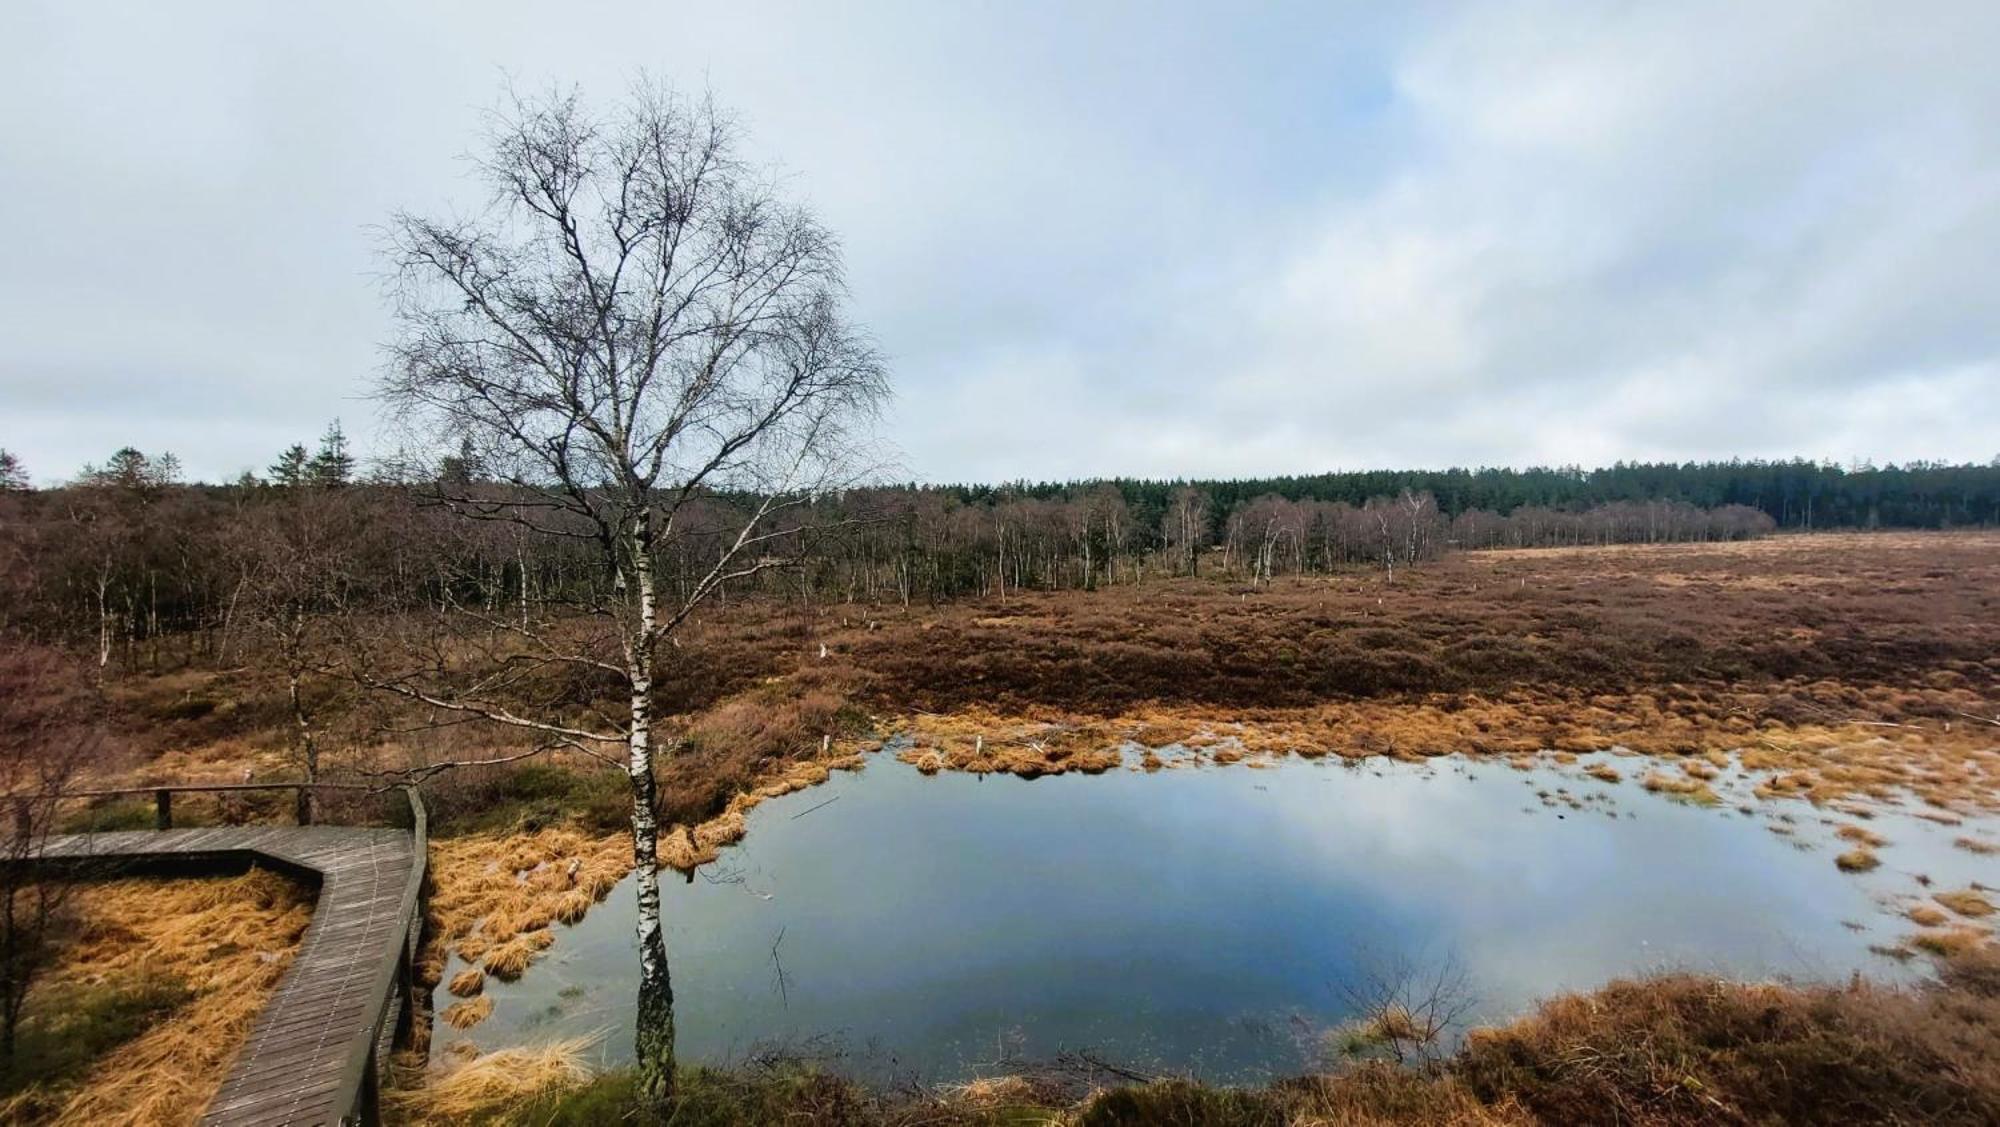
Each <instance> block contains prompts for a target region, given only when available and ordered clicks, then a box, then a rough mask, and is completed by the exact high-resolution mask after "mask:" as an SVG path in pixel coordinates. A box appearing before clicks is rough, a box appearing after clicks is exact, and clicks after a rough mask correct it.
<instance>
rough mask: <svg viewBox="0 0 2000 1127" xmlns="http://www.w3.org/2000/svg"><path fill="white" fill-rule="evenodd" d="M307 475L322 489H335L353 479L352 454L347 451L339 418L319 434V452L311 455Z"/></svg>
mask: <svg viewBox="0 0 2000 1127" xmlns="http://www.w3.org/2000/svg"><path fill="white" fill-rule="evenodd" d="M308 475H309V477H310V480H311V481H312V484H314V485H317V486H319V487H320V488H322V489H335V488H338V487H340V486H343V485H346V484H347V483H348V482H350V481H352V480H353V479H354V455H352V454H349V453H348V452H347V435H346V434H345V433H344V432H342V431H341V429H340V420H339V419H335V420H333V422H331V423H329V424H328V425H327V428H326V433H325V434H323V435H321V436H320V439H319V453H317V454H314V455H313V458H312V463H311V465H310V466H309V467H308Z"/></svg>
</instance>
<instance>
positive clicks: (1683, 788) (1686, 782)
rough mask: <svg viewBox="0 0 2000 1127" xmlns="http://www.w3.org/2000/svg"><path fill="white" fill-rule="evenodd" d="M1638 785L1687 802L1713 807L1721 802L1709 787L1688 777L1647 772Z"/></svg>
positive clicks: (1698, 780)
mask: <svg viewBox="0 0 2000 1127" xmlns="http://www.w3.org/2000/svg"><path fill="white" fill-rule="evenodd" d="M1639 785H1640V786H1642V787H1644V788H1646V789H1647V790H1649V791H1652V792H1653V793H1655V794H1666V795H1671V796H1672V797H1674V798H1678V799H1682V800H1684V801H1687V802H1695V803H1699V804H1701V805H1703V806H1713V805H1715V804H1716V803H1717V802H1720V801H1721V798H1720V797H1719V796H1718V795H1717V794H1716V793H1715V791H1714V790H1713V789H1711V788H1710V787H1709V785H1708V784H1707V783H1705V782H1703V781H1702V780H1700V779H1697V778H1694V777H1692V776H1689V775H1668V774H1665V773H1663V772H1660V771H1648V772H1647V773H1646V775H1645V777H1644V778H1642V779H1640V780H1639Z"/></svg>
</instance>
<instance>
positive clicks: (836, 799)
mask: <svg viewBox="0 0 2000 1127" xmlns="http://www.w3.org/2000/svg"><path fill="white" fill-rule="evenodd" d="M839 801H840V796H839V795H837V794H836V795H834V796H833V797H832V798H829V799H827V800H826V801H825V802H822V803H820V804H819V806H808V807H806V808H805V809H804V810H801V811H799V812H798V813H796V814H794V815H792V821H794V822H796V821H798V820H799V819H800V818H803V817H805V816H806V815H807V814H810V813H812V812H813V811H815V810H817V809H819V808H820V806H832V805H833V804H834V803H836V802H839Z"/></svg>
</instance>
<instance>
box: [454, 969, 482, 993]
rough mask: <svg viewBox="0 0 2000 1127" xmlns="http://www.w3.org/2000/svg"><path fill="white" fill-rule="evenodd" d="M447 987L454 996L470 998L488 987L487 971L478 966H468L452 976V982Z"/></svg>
mask: <svg viewBox="0 0 2000 1127" xmlns="http://www.w3.org/2000/svg"><path fill="white" fill-rule="evenodd" d="M446 989H447V990H450V991H451V993H452V995H453V996H454V997H459V998H470V997H472V996H473V995H475V994H478V993H479V992H480V991H481V990H484V989H486V973H485V972H484V971H482V970H480V969H479V968H478V967H467V968H465V969H464V970H462V971H459V972H458V973H457V974H454V975H452V976H451V983H450V985H448V986H447V987H446Z"/></svg>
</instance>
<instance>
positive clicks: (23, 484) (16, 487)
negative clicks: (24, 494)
mask: <svg viewBox="0 0 2000 1127" xmlns="http://www.w3.org/2000/svg"><path fill="white" fill-rule="evenodd" d="M27 488H28V469H27V467H26V466H23V465H22V464H21V459H19V458H17V457H15V456H14V452H13V451H12V450H6V449H0V492H20V491H23V490H25V489H27Z"/></svg>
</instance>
